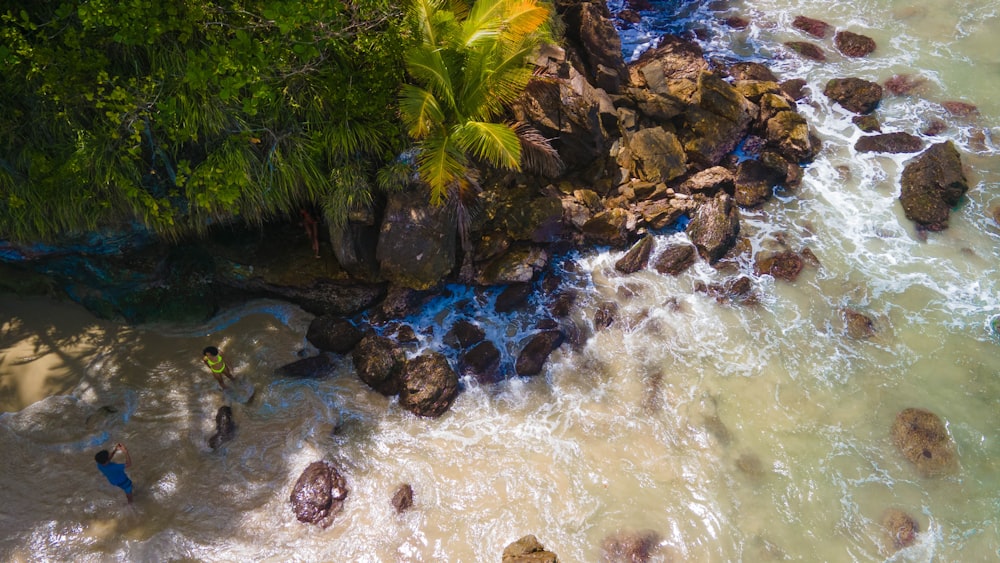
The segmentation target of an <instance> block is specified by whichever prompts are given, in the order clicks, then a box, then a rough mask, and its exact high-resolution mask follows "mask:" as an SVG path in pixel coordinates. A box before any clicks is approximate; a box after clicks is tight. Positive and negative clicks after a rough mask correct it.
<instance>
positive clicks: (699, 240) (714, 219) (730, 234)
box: [687, 194, 740, 264]
mask: <svg viewBox="0 0 1000 563" xmlns="http://www.w3.org/2000/svg"><path fill="white" fill-rule="evenodd" d="M687 232H688V236H690V237H691V241H692V242H693V243H694V245H695V247H696V248H697V249H698V253H699V254H701V256H702V258H704V259H705V260H707V261H708V262H709V263H713V264H714V263H715V262H717V261H718V260H719V259H720V258H722V257H723V255H725V254H726V252H728V251H729V249H730V248H732V247H733V245H734V244H736V238H737V236H739V234H740V215H739V209H738V208H737V207H736V205H734V203H733V201H732V199H731V198H730V197H729V195H727V194H720V195H718V196H716V197H714V198H712V199H711V200H708V201H707V202H705V203H703V204H702V205H701V206H700V207H698V210H697V211H696V212H695V214H694V217H692V218H691V222H690V223H689V224H688V228H687Z"/></svg>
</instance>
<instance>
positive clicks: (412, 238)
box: [376, 190, 456, 290]
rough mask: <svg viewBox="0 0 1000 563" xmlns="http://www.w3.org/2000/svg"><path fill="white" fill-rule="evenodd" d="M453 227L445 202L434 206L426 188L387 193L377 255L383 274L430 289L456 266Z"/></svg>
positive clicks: (403, 282)
mask: <svg viewBox="0 0 1000 563" xmlns="http://www.w3.org/2000/svg"><path fill="white" fill-rule="evenodd" d="M455 241H456V228H455V224H454V221H453V220H452V218H451V216H450V214H449V213H448V209H447V208H446V207H445V206H443V205H442V206H433V205H431V204H430V203H429V202H428V196H427V193H426V192H423V191H419V190H413V191H407V192H402V193H395V194H392V195H390V196H389V201H388V202H387V203H386V208H385V214H384V216H383V218H382V227H381V230H380V232H379V240H378V251H377V252H376V256H377V258H378V261H379V265H380V266H381V271H382V276H383V277H385V278H386V279H388V280H390V281H392V282H393V283H395V284H398V285H401V286H404V287H409V288H412V289H418V290H419V289H429V288H431V287H434V286H436V285H438V283H440V281H441V280H442V279H443V278H444V277H445V276H447V275H448V274H450V273H451V271H452V269H453V268H454V266H455Z"/></svg>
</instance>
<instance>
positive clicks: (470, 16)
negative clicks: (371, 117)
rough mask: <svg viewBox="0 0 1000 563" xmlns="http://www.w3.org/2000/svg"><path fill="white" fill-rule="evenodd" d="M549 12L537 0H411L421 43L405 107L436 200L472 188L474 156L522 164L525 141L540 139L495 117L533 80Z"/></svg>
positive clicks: (414, 53) (410, 63) (514, 166)
mask: <svg viewBox="0 0 1000 563" xmlns="http://www.w3.org/2000/svg"><path fill="white" fill-rule="evenodd" d="M549 14H550V11H549V9H548V7H547V6H545V5H544V4H542V3H540V2H538V1H537V0H490V1H487V0H481V1H479V2H476V3H475V4H473V5H472V6H471V8H470V7H469V6H467V5H466V4H465V3H463V2H461V1H452V2H445V0H414V1H413V4H412V6H411V8H410V10H409V14H408V16H409V19H410V22H411V25H412V26H413V28H414V30H415V35H416V36H417V37H418V38H419V42H418V43H417V44H416V45H415V46H414V47H412V48H411V49H410V50H409V51H408V52H407V53H406V69H407V71H408V72H409V74H410V76H411V77H412V78H413V79H414V80H415V82H416V83H417V84H416V85H409V84H408V85H404V86H403V88H402V91H401V94H400V113H401V115H402V117H403V121H404V123H405V124H406V127H407V131H408V132H409V134H410V136H411V137H413V138H414V139H415V140H416V141H417V144H418V148H419V150H420V152H419V156H418V157H417V164H418V169H419V172H420V177H421V178H422V179H423V180H424V181H425V182H426V183H427V184H428V185H429V186H430V190H431V201H432V202H434V203H441V202H442V201H444V200H445V199H448V198H455V199H456V200H457V201H461V199H462V196H463V195H464V194H465V193H466V192H468V191H470V188H474V187H475V185H476V181H475V178H474V176H473V175H472V174H471V170H472V167H471V164H472V163H471V161H470V158H475V159H478V160H480V161H484V162H487V163H489V164H491V165H493V166H495V167H498V168H504V169H509V170H520V166H521V150H522V142H531V141H537V140H538V138H537V136H532V135H530V130H527V129H526V128H524V127H523V126H518V125H517V124H509V123H497V120H498V118H500V117H501V116H503V114H504V112H505V111H506V110H507V109H508V108H509V107H510V105H511V104H512V103H513V102H514V101H515V100H516V99H517V98H518V96H520V95H521V93H522V92H523V91H524V87H525V85H526V84H527V83H528V81H529V80H530V79H531V69H530V68H528V66H527V65H526V64H525V61H526V59H527V57H528V56H529V55H530V54H531V53H532V51H534V49H535V48H536V47H537V46H538V45H539V44H540V43H541V42H542V41H545V40H547V39H548V38H549V32H548V26H547V24H548V21H549ZM521 132H525V133H528V134H527V135H519V133H521Z"/></svg>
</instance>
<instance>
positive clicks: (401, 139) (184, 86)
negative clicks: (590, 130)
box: [0, 0, 554, 241]
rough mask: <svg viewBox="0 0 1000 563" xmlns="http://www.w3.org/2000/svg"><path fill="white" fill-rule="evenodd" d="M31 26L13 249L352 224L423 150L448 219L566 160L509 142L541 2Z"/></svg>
mask: <svg viewBox="0 0 1000 563" xmlns="http://www.w3.org/2000/svg"><path fill="white" fill-rule="evenodd" d="M23 6H24V7H23V8H16V9H7V11H6V12H2V13H0V95H2V96H3V110H2V111H0V239H9V240H23V241H29V240H38V239H52V238H56V237H58V236H59V235H62V234H65V233H69V232H78V231H86V230H96V229H100V228H106V227H116V226H127V225H134V224H139V225H142V226H145V227H147V228H149V229H151V230H152V231H154V232H156V233H158V234H161V235H164V236H168V237H177V236H182V235H185V234H188V233H200V232H204V231H205V230H206V229H207V228H209V227H210V226H212V225H214V224H220V223H226V222H231V221H240V222H246V223H250V224H255V223H260V222H262V221H265V220H267V219H269V218H273V217H280V216H289V215H292V214H295V212H296V210H297V209H298V208H299V207H301V206H304V205H318V206H320V207H321V208H322V210H323V214H324V216H325V218H326V220H327V221H329V222H332V223H334V224H338V223H342V222H343V221H345V220H346V218H347V216H348V213H349V212H350V211H351V210H352V209H355V208H359V207H364V206H367V205H369V204H370V203H371V202H372V198H373V197H374V195H375V194H376V193H378V191H379V190H385V189H389V187H390V186H391V185H393V184H394V183H396V184H398V183H399V181H400V178H402V179H403V180H405V179H406V178H407V177H408V176H407V171H406V170H401V169H400V168H401V167H402V165H400V164H399V163H398V159H397V155H399V154H400V153H401V152H402V151H403V150H404V149H405V148H407V146H408V143H410V142H416V143H417V149H418V151H417V153H416V154H417V155H418V156H417V167H418V169H419V173H420V176H421V178H422V179H423V180H424V181H425V182H426V183H427V184H428V186H429V188H430V194H431V199H432V201H433V202H435V203H440V202H442V201H443V200H444V199H446V197H447V196H448V195H449V194H450V193H452V192H455V193H458V194H459V195H461V193H462V192H465V191H467V190H468V188H469V187H470V186H471V185H473V184H474V182H475V180H474V175H473V174H471V173H470V171H471V170H472V168H473V166H475V165H476V164H479V163H487V164H491V165H494V166H497V167H501V168H507V169H515V170H516V169H519V167H520V165H521V155H522V150H524V147H528V148H529V149H531V150H532V151H535V152H537V149H538V148H539V147H541V150H542V152H543V154H546V151H548V152H547V154H549V155H550V156H554V151H552V150H551V147H548V146H547V144H546V143H544V139H540V137H539V136H538V135H534V136H533V135H532V132H531V131H530V130H529V129H526V128H525V127H523V126H521V125H517V124H508V123H502V122H500V121H502V118H503V115H504V112H505V110H506V108H507V107H508V105H509V103H510V102H512V101H513V100H514V99H515V98H516V97H517V96H518V95H519V94H520V93H521V91H522V90H523V88H524V85H525V84H526V82H527V80H528V79H529V78H530V70H529V69H528V68H526V66H525V59H526V56H527V55H528V54H529V53H530V52H531V50H532V49H533V48H534V47H535V46H537V44H538V42H539V41H543V40H545V39H546V38H547V31H546V30H547V20H548V17H549V13H550V11H549V9H548V8H547V7H545V6H544V5H543V4H541V3H539V0H481V1H480V2H478V3H476V4H474V5H472V6H471V7H469V6H467V5H465V4H464V3H462V2H461V1H446V0H413V1H412V2H398V1H395V0H346V1H345V0H302V1H296V2H289V1H287V0H183V1H176V2H161V1H159V0H54V1H50V2H25V3H23ZM407 77H409V80H411V81H412V82H413V83H414V84H413V85H405V84H404V82H405V81H406V80H407ZM401 85H402V86H401ZM401 117H402V120H401V119H400V118H401ZM407 132H409V133H410V136H411V137H412V139H413V141H408V139H407V135H406V133H407Z"/></svg>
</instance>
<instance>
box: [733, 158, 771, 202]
mask: <svg viewBox="0 0 1000 563" xmlns="http://www.w3.org/2000/svg"><path fill="white" fill-rule="evenodd" d="M778 180H779V177H778V174H777V173H776V172H775V170H774V169H772V168H770V167H768V166H767V165H765V164H764V163H762V162H761V161H759V160H744V161H743V162H741V163H740V164H739V166H738V167H737V168H736V181H735V184H736V191H735V192H734V195H733V201H735V202H736V204H737V205H739V206H740V207H743V208H751V207H756V206H758V205H761V204H762V203H764V202H765V201H767V200H768V199H770V198H771V194H772V193H774V186H775V185H776V184H777V183H778Z"/></svg>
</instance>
